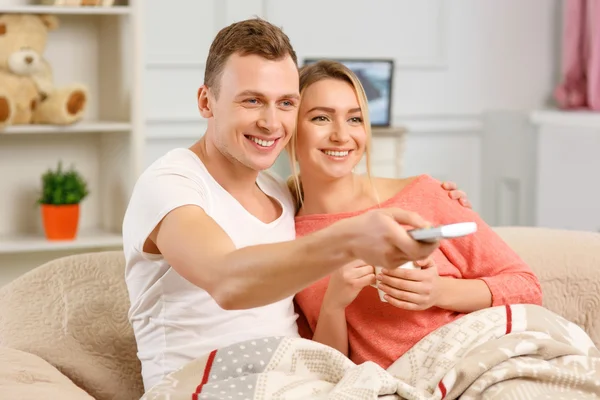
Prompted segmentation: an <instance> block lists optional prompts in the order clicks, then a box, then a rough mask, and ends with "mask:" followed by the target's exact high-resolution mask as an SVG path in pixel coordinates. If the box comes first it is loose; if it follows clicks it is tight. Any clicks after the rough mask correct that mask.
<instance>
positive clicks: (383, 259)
mask: <svg viewBox="0 0 600 400" xmlns="http://www.w3.org/2000/svg"><path fill="white" fill-rule="evenodd" d="M178 178H179V179H180V180H183V181H180V182H179V183H178V184H173V183H169V185H154V186H152V187H151V189H149V190H147V192H146V193H144V194H143V195H144V196H145V197H144V198H146V199H147V202H148V204H149V207H150V208H152V209H155V210H161V215H163V214H164V218H162V219H160V220H159V221H157V222H156V223H153V225H152V226H155V228H154V229H153V230H152V231H151V233H149V234H146V236H145V237H144V240H145V238H149V239H150V240H151V241H152V242H153V243H154V244H155V245H156V247H157V248H158V249H159V251H160V253H161V254H162V255H163V257H164V258H165V259H166V261H167V262H168V263H169V265H171V267H172V268H173V269H174V270H175V271H177V272H178V273H179V274H180V275H181V276H183V277H184V278H185V279H187V280H188V281H190V282H191V283H193V284H194V285H196V286H198V287H201V288H203V289H204V290H206V291H207V292H208V293H209V294H210V295H211V296H212V297H213V299H215V301H216V302H217V303H218V304H219V306H221V307H222V308H224V309H244V308H253V307H259V306H264V305H266V304H270V303H273V302H276V301H279V300H282V299H284V298H286V297H289V296H293V295H294V294H296V293H298V292H299V291H300V290H302V289H304V288H305V287H307V286H308V285H310V284H311V283H313V282H315V281H317V280H318V279H320V278H322V277H324V276H326V275H328V274H329V273H331V272H332V271H334V270H335V269H337V268H339V267H341V266H342V265H344V264H346V263H348V262H350V261H352V260H355V259H363V260H365V261H367V260H369V261H370V262H371V263H373V264H376V265H390V266H391V265H398V264H400V263H402V262H406V261H409V260H417V259H420V258H424V257H426V256H428V255H429V254H431V252H432V251H433V250H435V249H436V248H437V247H438V245H432V244H420V243H418V242H416V241H414V240H412V239H411V238H410V237H409V235H408V234H406V232H405V230H404V229H403V228H402V227H401V225H410V226H415V227H423V226H425V221H424V220H423V219H422V218H420V217H419V216H418V215H417V214H415V213H411V212H407V211H404V210H400V209H386V210H376V211H373V212H370V213H367V214H363V215H361V216H358V217H355V218H349V219H346V220H342V221H339V222H336V223H334V224H332V225H331V226H329V227H327V228H325V229H323V230H321V231H318V232H314V233H312V234H310V235H307V236H304V237H302V238H299V239H296V240H292V241H287V242H280V243H272V244H264V245H254V246H248V247H244V248H241V249H236V247H235V245H234V243H233V241H232V240H231V238H230V237H229V236H228V235H227V234H226V233H225V231H224V230H223V229H222V228H221V227H220V226H219V225H218V224H217V223H216V222H215V221H214V220H213V219H212V218H211V217H210V216H209V215H208V214H206V212H205V211H204V209H203V207H202V206H199V205H200V204H201V201H194V196H193V195H190V196H188V197H191V198H192V201H188V202H180V201H179V200H178V198H179V197H178V196H180V195H175V194H171V192H177V191H178V190H179V189H180V186H182V187H184V188H186V190H187V191H192V192H193V189H192V188H190V187H189V186H190V183H189V182H186V181H185V180H186V179H188V178H185V177H181V176H179V177H178ZM188 181H189V179H188ZM169 182H171V181H169ZM193 184H194V182H192V186H193ZM196 186H197V185H196ZM147 187H149V188H150V186H147ZM165 193H169V194H168V195H165ZM184 193H187V192H186V191H185V190H184ZM197 197H198V198H202V194H198V195H197ZM205 197H206V196H205ZM164 198H168V199H169V200H173V201H171V202H169V201H167V200H164ZM157 199H162V200H157ZM204 201H205V202H206V201H207V200H206V199H205V200H204ZM171 203H174V204H176V207H174V206H172V204H171ZM167 205H168V206H169V207H167V210H168V211H167V212H164V213H163V210H164V209H165V206H167Z"/></svg>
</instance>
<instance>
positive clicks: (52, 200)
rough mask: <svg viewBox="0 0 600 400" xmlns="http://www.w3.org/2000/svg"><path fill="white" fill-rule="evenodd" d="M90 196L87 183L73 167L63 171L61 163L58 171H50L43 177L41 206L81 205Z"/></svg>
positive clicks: (60, 162) (39, 201)
mask: <svg viewBox="0 0 600 400" xmlns="http://www.w3.org/2000/svg"><path fill="white" fill-rule="evenodd" d="M88 194H89V191H88V187H87V183H86V181H85V180H84V179H83V177H82V176H81V175H80V174H79V172H77V171H76V170H75V168H74V167H71V169H69V170H63V167H62V161H59V163H58V168H57V169H56V170H54V171H53V170H51V169H48V171H46V172H45V173H44V174H43V175H42V194H41V196H40V198H39V200H38V203H39V204H53V205H60V204H79V203H80V202H81V201H82V200H83V199H84V198H86V197H87V195H88Z"/></svg>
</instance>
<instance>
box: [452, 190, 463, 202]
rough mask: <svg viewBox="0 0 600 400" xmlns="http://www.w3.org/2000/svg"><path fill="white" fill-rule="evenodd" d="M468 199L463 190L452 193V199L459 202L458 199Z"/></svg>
mask: <svg viewBox="0 0 600 400" xmlns="http://www.w3.org/2000/svg"><path fill="white" fill-rule="evenodd" d="M466 197H467V194H466V193H465V192H463V191H462V190H453V191H451V192H450V198H451V199H454V200H457V199H464V198H466Z"/></svg>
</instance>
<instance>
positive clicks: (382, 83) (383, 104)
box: [304, 58, 394, 127]
mask: <svg viewBox="0 0 600 400" xmlns="http://www.w3.org/2000/svg"><path fill="white" fill-rule="evenodd" d="M323 59H324V58H306V59H305V60H304V65H308V64H313V63H315V62H317V61H319V60H323ZM330 60H332V61H338V62H340V63H342V64H344V65H345V66H346V67H348V68H349V69H350V70H352V72H354V73H355V74H356V76H357V77H358V79H359V80H360V83H361V84H362V85H363V87H364V88H365V94H366V95H367V100H368V103H369V104H368V105H369V116H370V118H371V125H372V126H383V127H387V126H390V125H391V117H392V116H391V114H392V89H393V87H392V82H393V76H394V61H393V60H380V59H362V60H360V59H356V60H350V59H334V58H332V59H330Z"/></svg>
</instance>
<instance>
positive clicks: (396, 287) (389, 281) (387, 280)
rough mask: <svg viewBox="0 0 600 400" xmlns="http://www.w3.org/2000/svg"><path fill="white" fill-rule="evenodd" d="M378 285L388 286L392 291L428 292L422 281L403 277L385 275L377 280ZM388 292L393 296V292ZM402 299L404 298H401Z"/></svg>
mask: <svg viewBox="0 0 600 400" xmlns="http://www.w3.org/2000/svg"><path fill="white" fill-rule="evenodd" d="M378 286H386V287H389V288H391V289H392V290H393V291H394V292H395V291H401V292H406V293H414V294H417V295H421V294H429V293H428V290H427V289H426V288H427V286H426V285H424V284H423V282H419V281H407V280H404V279H398V278H394V277H391V276H385V275H384V276H383V277H382V278H381V279H380V280H379V284H378ZM390 294H391V295H393V296H395V295H394V293H390ZM395 297H397V296H395ZM402 300H404V299H402Z"/></svg>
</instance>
